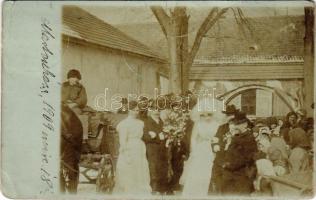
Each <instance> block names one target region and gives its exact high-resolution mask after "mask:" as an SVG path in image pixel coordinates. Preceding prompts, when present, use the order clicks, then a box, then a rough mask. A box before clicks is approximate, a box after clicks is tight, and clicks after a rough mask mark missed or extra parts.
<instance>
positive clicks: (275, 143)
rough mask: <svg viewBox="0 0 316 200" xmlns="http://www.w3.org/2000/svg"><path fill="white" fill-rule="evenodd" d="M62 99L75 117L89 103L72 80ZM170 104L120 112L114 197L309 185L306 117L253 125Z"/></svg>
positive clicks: (231, 111)
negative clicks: (276, 179)
mask: <svg viewBox="0 0 316 200" xmlns="http://www.w3.org/2000/svg"><path fill="white" fill-rule="evenodd" d="M80 78H81V76H80V73H79V74H78V71H75V72H74V71H72V72H70V73H68V79H69V80H70V79H77V80H80ZM74 82H76V81H74ZM77 82H78V81H77ZM76 84H77V85H76ZM70 88H72V89H70ZM185 95H188V94H185ZM62 96H63V102H65V103H68V104H69V107H71V108H72V109H73V108H75V109H74V110H75V111H76V108H81V107H82V103H86V97H82V96H85V90H84V88H83V86H81V85H78V83H74V84H72V82H71V80H70V81H69V82H68V83H65V84H64V85H63V94H62ZM170 97H172V95H169V96H168V98H169V100H170ZM168 102H169V103H167V106H166V105H165V107H164V108H162V107H161V106H159V102H158V101H157V100H149V99H146V98H140V99H139V101H127V100H126V99H123V101H122V108H121V109H119V110H118V113H125V114H126V115H127V117H126V118H125V119H123V120H122V121H121V122H120V123H118V125H117V127H116V130H117V132H118V136H119V143H120V147H119V156H118V161H117V164H116V172H115V186H114V191H113V192H114V193H116V194H128V195H133V194H135V195H137V194H140V195H144V194H151V195H173V194H182V195H185V196H195V197H203V196H207V195H267V196H276V195H282V194H284V191H282V187H281V186H280V185H278V184H277V183H274V182H273V181H271V180H272V179H270V178H271V177H281V178H285V179H286V180H287V181H288V182H291V181H293V182H295V183H301V184H305V185H307V186H309V185H311V184H312V169H313V165H312V163H313V134H314V132H313V131H314V129H313V124H314V120H313V118H307V117H306V111H305V110H303V109H301V110H298V111H297V112H294V111H292V112H289V113H288V114H287V115H286V117H285V118H284V119H283V118H282V117H278V118H277V117H268V118H257V119H254V120H250V119H248V118H247V115H246V113H244V112H242V111H240V110H239V109H237V108H236V107H235V106H234V105H228V106H227V107H226V109H225V110H223V111H222V113H221V120H219V119H218V116H217V115H218V113H216V112H214V111H212V110H210V109H209V108H210V107H209V106H208V105H207V102H209V101H207V102H206V104H205V105H204V104H203V105H204V106H203V105H202V107H201V106H199V105H197V104H196V102H194V103H193V104H192V102H190V101H189V102H186V101H184V102H183V103H184V104H188V105H187V106H186V105H185V106H180V107H179V106H177V105H176V104H172V103H170V101H168ZM144 105H145V106H144ZM79 110H80V109H79ZM76 112H77V111H76ZM179 112H180V113H181V116H184V117H181V118H180V117H177V116H180V115H175V118H176V119H175V120H174V121H175V122H176V123H178V125H179V124H182V125H183V126H180V127H181V128H179V131H175V130H173V133H176V134H170V130H171V129H170V127H169V129H168V131H166V130H167V129H166V124H170V121H168V120H166V119H167V118H168V117H166V116H172V114H173V113H179ZM192 116H197V117H192ZM223 116H224V117H223ZM80 120H82V119H80ZM174 127H179V126H177V125H174ZM290 184H291V183H290ZM283 189H284V188H283Z"/></svg>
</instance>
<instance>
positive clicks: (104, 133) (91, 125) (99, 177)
mask: <svg viewBox="0 0 316 200" xmlns="http://www.w3.org/2000/svg"><path fill="white" fill-rule="evenodd" d="M85 114H86V115H88V119H89V120H88V130H89V131H88V139H87V140H86V141H85V142H84V146H83V149H82V154H81V157H80V163H79V166H80V168H81V169H82V170H80V173H81V174H82V175H83V177H85V179H86V180H87V181H80V182H79V183H81V184H86V183H88V184H96V191H97V192H103V193H111V192H112V189H113V187H114V177H115V166H116V161H117V157H118V148H119V141H118V134H117V132H116V125H117V124H118V123H119V122H120V121H121V120H122V119H124V118H125V117H126V115H124V114H116V113H111V112H88V113H85ZM93 171H94V173H91V172H93Z"/></svg>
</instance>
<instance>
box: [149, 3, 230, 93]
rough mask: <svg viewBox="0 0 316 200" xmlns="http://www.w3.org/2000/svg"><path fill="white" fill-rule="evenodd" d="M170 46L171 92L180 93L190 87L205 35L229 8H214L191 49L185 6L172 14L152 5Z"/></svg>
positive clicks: (176, 8)
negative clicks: (192, 71)
mask: <svg viewBox="0 0 316 200" xmlns="http://www.w3.org/2000/svg"><path fill="white" fill-rule="evenodd" d="M151 10H152V12H153V13H154V15H155V16H156V18H157V20H158V22H159V24H160V26H161V29H162V31H163V33H164V34H165V36H166V38H167V41H168V47H169V62H170V73H169V92H173V93H175V94H180V93H181V92H184V91H186V90H188V88H189V71H190V67H191V66H192V64H193V61H194V58H195V56H196V54H197V52H198V49H199V47H200V44H201V42H202V39H203V37H204V35H205V34H206V33H207V32H208V31H209V30H210V28H211V27H212V26H213V25H214V24H215V23H216V21H217V20H219V19H220V17H221V16H222V15H223V14H224V13H225V12H226V11H227V10H228V8H223V9H221V10H220V11H219V10H218V8H214V9H212V10H211V11H210V13H209V14H208V16H207V17H206V18H205V20H204V21H203V23H202V25H201V27H200V28H199V30H198V33H197V36H196V38H195V40H194V43H193V46H192V48H191V50H189V47H188V26H189V16H188V15H187V12H186V8H185V7H175V8H174V9H173V11H172V12H171V14H170V16H168V15H167V13H166V12H165V11H164V9H163V8H162V7H160V6H153V7H151Z"/></svg>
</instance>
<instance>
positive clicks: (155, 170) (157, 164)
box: [142, 117, 168, 192]
mask: <svg viewBox="0 0 316 200" xmlns="http://www.w3.org/2000/svg"><path fill="white" fill-rule="evenodd" d="M162 130H163V122H162V121H161V119H160V120H159V124H158V123H156V122H155V121H154V120H153V119H152V118H151V117H148V118H147V119H145V121H144V135H143V138H142V139H143V141H144V142H145V144H146V155H147V159H148V164H149V171H150V185H151V187H152V190H153V191H155V192H166V191H167V189H168V188H167V187H168V150H167V147H166V140H160V138H159V136H158V134H159V133H161V132H162ZM150 131H152V132H155V133H156V137H154V138H151V136H150V135H149V132H150Z"/></svg>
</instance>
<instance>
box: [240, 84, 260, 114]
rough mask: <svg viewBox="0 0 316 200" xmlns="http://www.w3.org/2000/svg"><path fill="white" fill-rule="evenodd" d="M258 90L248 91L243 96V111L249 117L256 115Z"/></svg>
mask: <svg viewBox="0 0 316 200" xmlns="http://www.w3.org/2000/svg"><path fill="white" fill-rule="evenodd" d="M256 97H257V95H256V90H246V91H244V92H243V93H242V94H241V110H242V111H243V112H245V113H247V114H248V115H255V114H256V101H257V98H256Z"/></svg>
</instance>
